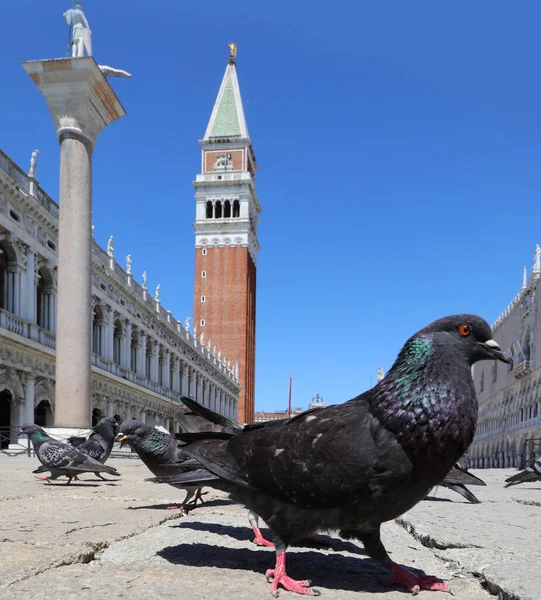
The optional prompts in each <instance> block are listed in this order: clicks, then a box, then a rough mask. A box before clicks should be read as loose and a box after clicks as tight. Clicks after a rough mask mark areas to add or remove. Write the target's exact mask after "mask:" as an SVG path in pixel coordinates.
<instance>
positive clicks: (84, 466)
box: [19, 425, 120, 485]
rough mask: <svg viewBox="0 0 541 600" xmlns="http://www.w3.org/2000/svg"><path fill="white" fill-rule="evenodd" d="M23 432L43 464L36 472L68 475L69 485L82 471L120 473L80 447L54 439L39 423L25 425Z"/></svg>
mask: <svg viewBox="0 0 541 600" xmlns="http://www.w3.org/2000/svg"><path fill="white" fill-rule="evenodd" d="M23 434H25V435H27V436H28V437H29V438H30V440H31V441H32V444H33V446H34V452H35V453H36V456H37V457H38V459H39V461H40V463H41V464H42V465H43V467H40V468H39V469H37V470H36V471H34V473H41V472H43V471H50V472H51V476H50V477H49V478H48V479H49V480H51V479H56V478H57V477H60V476H62V475H66V476H67V477H68V485H69V484H70V483H71V480H72V479H73V478H74V477H77V475H80V474H81V473H109V474H110V475H120V473H119V472H118V471H117V470H116V469H115V468H114V467H110V466H108V465H102V464H101V463H99V462H98V461H97V460H94V459H93V458H91V457H90V456H88V455H87V454H85V453H84V452H81V451H80V450H79V449H78V448H74V447H73V446H70V445H69V444H65V443H64V442H60V441H58V440H54V439H53V438H52V437H50V436H49V435H48V434H47V433H46V432H45V431H44V430H43V429H42V428H41V427H39V426H38V425H24V426H23V427H22V429H21V431H20V433H19V435H23Z"/></svg>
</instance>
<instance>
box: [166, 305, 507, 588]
mask: <svg viewBox="0 0 541 600" xmlns="http://www.w3.org/2000/svg"><path fill="white" fill-rule="evenodd" d="M485 359H487V360H488V359H490V360H494V359H496V360H501V361H503V362H510V358H509V357H507V356H506V355H505V354H504V353H503V352H502V351H501V349H500V347H499V346H498V344H497V343H496V342H495V341H494V340H493V339H492V332H491V330H490V327H489V325H488V323H487V322H486V321H484V320H483V319H481V318H480V317H477V316H474V315H455V316H451V317H446V318H443V319H440V320H438V321H435V322H434V323H432V324H430V325H428V326H427V327H425V328H424V329H422V330H421V331H419V332H418V333H417V334H415V335H414V336H413V337H411V338H410V339H409V340H408V341H407V342H406V344H405V345H404V347H403V348H402V350H401V351H400V354H399V355H398V358H397V359H396V362H395V363H394V365H393V367H392V368H391V370H390V371H389V373H388V374H387V376H386V377H385V378H384V379H383V380H382V381H380V382H379V383H378V384H377V385H376V386H375V387H374V388H372V389H371V390H369V391H367V392H365V393H364V394H361V395H360V396H357V397H356V398H354V399H353V400H350V401H349V402H346V403H345V404H341V405H335V406H329V407H326V408H317V409H315V410H311V411H306V412H304V413H302V414H300V415H298V416H295V417H293V418H292V419H289V420H288V421H287V422H285V423H279V424H277V425H272V424H265V426H264V427H259V426H258V425H257V424H256V425H253V426H248V427H245V428H244V429H243V430H242V432H240V433H239V434H237V435H236V436H234V437H233V438H231V439H229V440H223V439H219V437H218V436H219V435H220V434H217V433H209V434H206V437H207V439H201V437H202V436H203V435H204V434H183V436H182V437H183V438H184V439H185V440H186V441H187V442H188V446H187V447H185V448H184V451H185V452H186V454H189V455H190V456H192V457H193V458H195V459H196V460H197V461H199V463H200V464H201V468H200V469H198V470H194V471H191V472H188V473H185V474H181V475H177V476H173V477H162V478H157V480H158V481H160V482H166V483H175V484H181V485H188V486H194V485H209V486H213V487H215V488H217V489H221V490H225V491H226V492H228V493H229V494H230V496H231V497H232V498H233V499H234V500H236V501H238V502H241V503H243V504H245V505H246V506H247V507H248V508H249V509H250V510H252V511H253V512H255V513H256V514H257V515H259V516H260V517H261V518H262V519H264V521H265V522H266V523H267V525H268V526H269V528H270V529H271V530H272V532H273V534H274V542H275V547H276V566H275V568H274V569H269V570H268V571H267V573H266V575H267V578H273V584H272V594H273V595H274V596H276V594H277V592H278V587H279V586H282V587H284V588H285V589H288V590H291V591H295V592H298V593H300V594H306V595H316V594H317V591H316V590H313V589H312V588H310V587H309V582H308V581H295V580H293V579H291V578H290V577H289V576H288V575H287V574H286V560H285V556H286V554H285V553H286V549H287V547H288V546H289V545H290V544H291V543H292V542H293V541H294V540H297V539H299V538H301V537H303V536H306V535H311V534H313V533H315V532H318V531H325V530H332V529H339V530H340V534H341V535H342V536H343V537H345V538H346V539H352V538H355V539H358V540H360V541H362V542H363V544H364V547H365V549H366V551H367V552H368V554H369V555H370V557H371V558H372V559H374V560H376V561H377V562H379V563H381V564H382V565H384V566H386V567H387V568H389V569H390V570H391V571H392V572H393V574H394V577H395V581H396V582H398V583H400V584H403V585H405V586H406V587H407V589H408V590H410V591H411V592H413V593H417V592H418V591H419V590H420V589H428V590H445V591H451V589H450V587H449V585H448V584H447V583H445V582H441V581H436V580H435V579H434V578H432V577H428V576H417V575H414V574H413V573H411V572H410V571H409V570H407V569H406V568H405V567H403V566H401V565H398V564H396V563H395V562H393V561H392V560H391V559H390V558H389V555H388V554H387V552H386V550H385V548H384V547H383V544H382V543H381V539H380V526H381V523H383V522H385V521H389V520H391V519H394V518H396V517H398V516H400V515H401V514H403V513H404V512H406V511H407V510H409V509H410V508H411V507H413V506H414V505H415V504H417V503H418V502H419V501H420V500H422V499H423V498H424V497H425V496H426V495H427V493H428V492H429V491H430V490H431V489H432V488H433V487H434V486H436V485H438V484H440V483H441V482H442V481H443V480H444V478H445V476H446V475H447V474H448V473H449V471H450V470H451V467H453V465H454V464H455V462H456V461H457V460H458V459H459V458H460V457H461V456H462V455H463V454H464V453H465V452H466V450H467V448H468V446H469V445H470V443H471V441H472V439H473V435H474V431H475V426H476V422H477V399H476V395H475V388H474V385H473V380H472V377H471V366H472V365H473V364H474V363H475V362H477V361H480V360H485Z"/></svg>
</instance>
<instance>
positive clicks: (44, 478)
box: [36, 475, 49, 481]
mask: <svg viewBox="0 0 541 600" xmlns="http://www.w3.org/2000/svg"><path fill="white" fill-rule="evenodd" d="M36 479H39V480H40V481H49V478H48V477H45V476H43V477H38V476H37V475H36Z"/></svg>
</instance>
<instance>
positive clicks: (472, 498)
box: [442, 482, 481, 504]
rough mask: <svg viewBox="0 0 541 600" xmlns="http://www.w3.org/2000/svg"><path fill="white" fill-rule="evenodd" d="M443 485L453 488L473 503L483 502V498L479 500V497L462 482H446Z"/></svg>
mask: <svg viewBox="0 0 541 600" xmlns="http://www.w3.org/2000/svg"><path fill="white" fill-rule="evenodd" d="M442 485H443V486H444V487H447V488H449V489H450V490H453V492H456V493H457V494H460V495H461V496H463V497H464V498H466V500H468V502H471V503H472V504H480V503H481V500H479V498H477V496H475V495H474V494H472V493H471V492H470V490H469V489H468V488H467V487H466V486H465V485H462V484H461V483H456V484H455V483H446V482H444V483H443V484H442Z"/></svg>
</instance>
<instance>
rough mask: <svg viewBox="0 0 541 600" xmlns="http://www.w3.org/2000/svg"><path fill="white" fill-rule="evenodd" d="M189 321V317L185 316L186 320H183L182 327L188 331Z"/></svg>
mask: <svg viewBox="0 0 541 600" xmlns="http://www.w3.org/2000/svg"><path fill="white" fill-rule="evenodd" d="M190 321H191V319H190V317H186V320H185V321H184V329H185V330H186V331H190Z"/></svg>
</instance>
